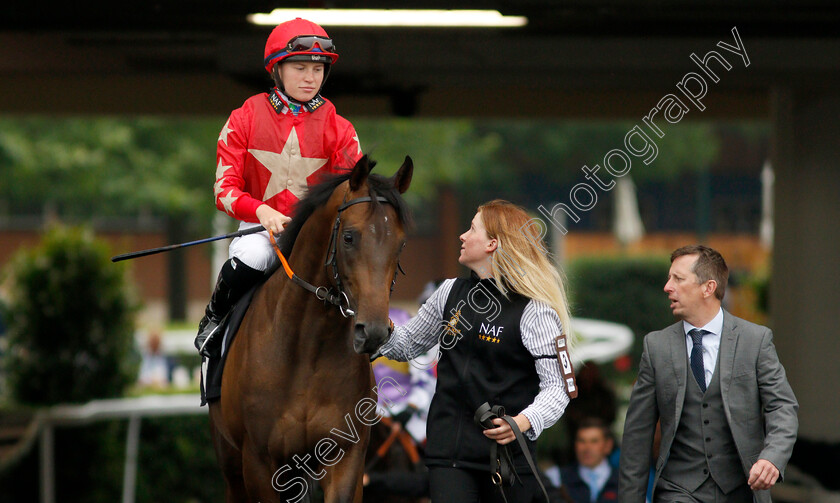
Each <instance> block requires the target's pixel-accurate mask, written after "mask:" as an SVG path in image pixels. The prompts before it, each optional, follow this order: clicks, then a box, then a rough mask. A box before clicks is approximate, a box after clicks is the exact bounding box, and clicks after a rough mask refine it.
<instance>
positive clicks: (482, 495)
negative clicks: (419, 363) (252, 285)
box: [380, 200, 570, 503]
mask: <svg viewBox="0 0 840 503" xmlns="http://www.w3.org/2000/svg"><path fill="white" fill-rule="evenodd" d="M530 222H531V219H530V217H529V216H528V214H527V213H526V212H525V210H523V209H522V208H521V207H519V206H516V205H514V204H511V203H509V202H507V201H501V200H495V201H491V202H489V203H486V204H484V205H482V206H480V207H479V208H478V212H477V213H476V215H475V217H474V218H473V220H472V223H471V225H470V229H469V230H468V231H467V232H465V233H463V234H462V235H461V237H460V239H461V243H462V245H461V255H460V257H459V259H458V262H460V263H461V264H463V265H464V266H466V267H467V268H469V269H470V270H471V271H472V274H471V277H470V278H460V279H449V280H446V281H444V282H443V283H442V284H441V286H440V287H439V288H438V289H437V291H436V292H435V293H434V294H432V296H431V297H430V298H429V299H428V300H427V301H426V303H425V304H424V305H423V306H422V307H421V308H420V312H419V313H418V315H417V316H416V317H414V318H412V319H411V320H410V321H409V322H408V323H406V324H405V325H403V326H400V327H397V328H396V329H395V330H394V333H393V335H392V337H391V339H390V340H389V341H388V342H387V343H386V344H385V345H384V346H382V348H381V349H380V352H381V353H382V354H383V355H384V356H385V357H387V358H390V359H393V360H401V361H406V360H410V359H411V358H412V357H414V356H417V355H418V354H421V353H423V352H424V351H427V350H428V349H429V348H431V347H432V346H434V344H436V343H440V345H441V352H440V355H439V361H438V371H437V375H438V382H437V389H436V392H435V396H434V398H433V400H432V404H431V408H430V410H429V417H428V426H427V444H426V456H425V457H426V464H427V465H428V466H429V477H430V491H431V499H432V501H434V502H435V503H446V502H457V503H467V502H477V501H482V502H484V501H503V498H502V495H501V494H500V493H499V489H498V488H497V487H495V486H494V485H493V482H492V481H491V476H490V467H491V463H490V459H491V456H490V452H491V447H492V445H493V442H496V443H498V444H500V445H506V444H508V443H510V442H513V441H514V440H515V438H516V437H515V434H514V432H513V430H512V428H511V427H510V426H509V425H508V423H506V422H504V421H503V420H502V419H494V420H493V421H492V422H493V424H494V426H495V427H492V428H490V429H486V430H482V429H481V428H480V427H479V426H478V425H476V424H475V423H474V420H473V415H474V414H475V412H476V408H477V407H478V406H479V405H481V404H482V403H484V402H488V403H489V404H490V405H501V406H503V407H504V408H505V410H506V412H507V414H509V415H510V416H512V417H513V420H514V422H515V423H516V425H517V426H518V427H519V429H520V430H521V431H522V432H523V433H524V435H525V437H526V438H527V441H526V444H527V447H528V451H529V452H530V454H531V457H532V458H533V459H536V457H535V456H534V454H535V448H536V439H537V437H538V436H539V435H540V433H542V431H543V430H544V429H545V428H548V427H549V426H551V425H552V424H554V423H555V422H556V421H557V420H558V419H559V418H560V416H561V415H563V411H564V410H565V408H566V405H567V404H568V403H569V395H568V393H567V391H566V387H565V384H564V379H563V373H562V369H561V368H560V364H559V363H558V359H557V354H556V352H555V345H554V342H555V337H558V336H560V335H561V334H564V333H566V334H568V333H570V331H569V309H568V305H567V303H566V295H565V293H564V286H563V281H562V278H561V275H560V274H559V272H558V271H557V269H556V268H555V266H554V265H553V264H551V262H550V261H549V260H548V258H547V256H546V252H545V248H544V246H543V244H542V242H541V240H540V238H539V236H538V235H537V234H536V233H535V229H534V227H533V226H532V225H530ZM511 453H512V454H513V465H514V467H515V468H516V471H517V473H518V474H519V477H520V478H521V480H522V484H520V483H518V482H517V483H515V484H513V485H512V486H504V493H505V494H504V496H505V497H506V499H507V501H531V500H532V499H538V498H539V499H541V498H542V495H541V494H540V491H541V490H540V487H539V484H538V482H537V479H536V477H535V476H534V475H533V474H532V473H531V470H530V469H529V467H528V464H527V461H526V459H525V455H524V454H523V453H522V452H521V450H519V449H518V448H513V449H511Z"/></svg>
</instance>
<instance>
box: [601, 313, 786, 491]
mask: <svg viewBox="0 0 840 503" xmlns="http://www.w3.org/2000/svg"><path fill="white" fill-rule="evenodd" d="M718 359H719V361H720V368H719V372H720V386H721V395H722V397H723V407H724V412H725V414H726V419H727V421H728V423H729V428H730V429H731V430H732V436H733V438H734V440H735V445H736V447H737V449H738V456H739V457H740V459H741V465H742V467H743V469H744V473H745V474H747V475H748V474H749V470H750V468H751V467H752V465H753V464H754V463H755V462H756V461H757V460H758V459H766V460H768V461H770V462H771V463H773V465H775V466H776V468H778V469H779V472H780V474H781V475H782V476H783V475H784V471H785V466H786V465H787V462H788V459H790V455H791V451H792V450H793V444H794V442H795V441H796V432H797V428H798V426H799V421H798V419H797V416H796V413H797V410H798V409H799V404H798V403H797V401H796V397H795V396H794V394H793V390H792V389H791V387H790V385H789V384H788V382H787V378H786V377H785V369H784V368H783V367H782V364H781V363H780V362H779V357H778V355H777V354H776V348H775V346H774V345H773V334H772V332H771V331H770V329H768V328H767V327H763V326H760V325H756V324H754V323H750V322H748V321H745V320H742V319H740V318H737V317H735V316H732V315H731V314H729V313H728V312H726V311H724V314H723V333H722V334H721V341H720V350H719V352H718ZM687 366H688V364H687V357H686V341H685V332H684V331H683V324H682V321H680V322H677V323H675V324H674V325H671V326H670V327H668V328H666V329H664V330H660V331H658V332H651V333H649V334H648V335H647V336H646V337H645V340H644V351H643V353H642V359H641V362H640V363H639V375H638V378H637V380H636V384H635V385H634V386H633V393H632V395H631V397H630V406H629V408H628V410H627V418H626V420H625V423H624V436H623V438H622V445H621V463H620V468H619V492H618V494H619V498H618V499H619V501H620V502H623V503H631V502H632V503H642V502H644V500H645V491H646V489H647V483H648V476H649V471H650V459H651V458H650V455H651V446H652V444H653V436H654V431H655V428H656V421H657V420H659V421H660V422H661V428H662V440H661V444H660V448H659V457H658V458H657V460H656V477H655V480H654V487H656V485H655V484H656V482H657V481H658V480H659V476H660V474H661V473H662V468H663V467H664V466H665V463H667V462H668V456H669V453H670V449H671V444H672V443H673V440H674V435H675V434H676V431H677V426H678V425H679V422H680V415H681V413H682V407H683V402H684V399H685V387H686V379H687V375H688V370H687ZM674 482H678V481H674ZM755 499H756V501H759V502H769V501H770V494H769V491H758V492H756V493H755Z"/></svg>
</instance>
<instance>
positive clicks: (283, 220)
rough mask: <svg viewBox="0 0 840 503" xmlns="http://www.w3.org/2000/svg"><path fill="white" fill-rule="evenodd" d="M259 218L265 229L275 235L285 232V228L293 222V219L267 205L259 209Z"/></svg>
mask: <svg viewBox="0 0 840 503" xmlns="http://www.w3.org/2000/svg"><path fill="white" fill-rule="evenodd" d="M257 218H258V219H259V221H260V224H262V226H263V227H265V228H266V229H267V230H268V231H270V232H271V233H272V234H275V235H276V234H280V233H281V232H283V227H285V226H286V224H287V223H289V221H290V220H291V218H289V217H287V216H286V215H284V214H282V213H280V212H279V211H277V210H275V209H274V208H272V207H271V206H269V205H267V204H263V205H260V206H259V207H258V208H257Z"/></svg>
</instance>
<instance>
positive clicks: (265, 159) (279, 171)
mask: <svg viewBox="0 0 840 503" xmlns="http://www.w3.org/2000/svg"><path fill="white" fill-rule="evenodd" d="M248 152H250V153H251V154H252V155H253V156H254V157H256V159H257V160H258V161H260V163H262V165H263V166H265V167H266V169H268V170H269V171H270V172H271V178H270V179H269V180H268V184H267V185H266V186H265V194H263V197H262V200H263V201H268V200H269V199H271V198H272V197H274V196H276V195H277V194H279V193H281V192H283V191H284V190H285V189H287V188H288V189H289V191H290V192H291V193H292V194H294V195H295V197H297V198H298V199H301V198H303V196H304V195H306V188H307V187H306V178H307V177H308V176H309V175H311V174H312V173H314V172H316V171H318V169H319V168H320V167H321V166H323V165H324V164H326V163H327V160H326V159H318V158H316V157H301V155H300V142H299V141H298V136H297V131H295V128H294V127H293V128H292V132H291V133H289V138H288V139H287V140H286V144H285V145H283V151H282V152H280V153H279V154H278V153H277V152H270V151H268V150H257V149H254V148H249V149H248ZM292 152H294V153H292ZM287 166H288V167H289V171H288V177H289V178H290V179H291V180H294V183H295V184H296V185H292V186H291V187H287V186H286V177H285V175H284V171H285V168H286V167H287Z"/></svg>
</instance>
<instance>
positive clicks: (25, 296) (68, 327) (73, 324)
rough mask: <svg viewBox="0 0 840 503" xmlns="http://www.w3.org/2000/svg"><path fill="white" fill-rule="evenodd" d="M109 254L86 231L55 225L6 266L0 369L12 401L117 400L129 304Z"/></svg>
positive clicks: (128, 358)
mask: <svg viewBox="0 0 840 503" xmlns="http://www.w3.org/2000/svg"><path fill="white" fill-rule="evenodd" d="M109 255H110V254H109V253H108V250H107V248H106V247H105V245H103V244H102V243H100V242H98V241H96V240H94V239H93V236H92V234H91V233H90V232H88V231H85V230H83V229H80V228H60V227H56V228H53V229H52V230H50V231H49V232H48V233H47V235H46V236H45V238H44V240H43V242H42V243H41V245H40V246H38V247H36V248H33V249H28V250H22V251H21V252H19V253H18V255H17V256H16V257H15V258H14V259H13V260H12V261H11V263H10V264H9V265H8V266H7V268H6V270H5V272H6V274H7V275H8V276H9V293H10V295H9V303H8V314H9V315H10V319H9V326H8V334H9V341H8V342H9V351H8V354H7V361H6V364H5V368H6V370H7V372H8V379H9V388H10V390H11V393H12V395H13V397H14V398H16V399H17V400H18V401H19V402H22V403H28V404H53V403H58V402H83V401H87V400H90V399H94V398H111V397H118V396H120V395H121V394H122V392H123V390H124V389H125V387H126V386H127V385H128V384H130V383H132V382H134V380H135V378H136V375H137V361H136V355H134V354H133V353H132V348H133V341H134V337H133V333H134V326H133V314H134V303H133V301H132V300H131V297H130V295H129V294H128V293H127V290H126V284H125V276H124V269H123V268H122V267H118V266H115V265H114V264H111V262H110V261H109V260H108V256H109Z"/></svg>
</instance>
